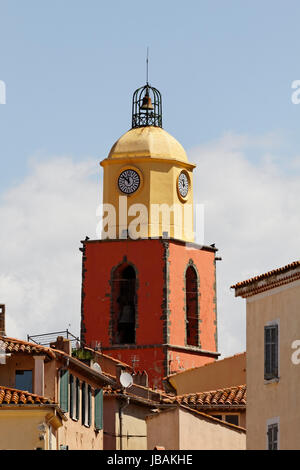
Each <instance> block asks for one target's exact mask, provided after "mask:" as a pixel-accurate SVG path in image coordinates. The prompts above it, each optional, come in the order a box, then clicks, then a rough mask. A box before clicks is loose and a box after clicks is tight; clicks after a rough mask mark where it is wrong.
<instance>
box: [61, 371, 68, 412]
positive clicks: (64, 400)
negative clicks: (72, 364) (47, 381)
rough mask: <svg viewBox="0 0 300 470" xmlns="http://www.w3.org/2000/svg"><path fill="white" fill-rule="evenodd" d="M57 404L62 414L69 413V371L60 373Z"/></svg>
mask: <svg viewBox="0 0 300 470" xmlns="http://www.w3.org/2000/svg"><path fill="white" fill-rule="evenodd" d="M59 404H60V408H61V410H62V411H63V412H64V413H66V412H67V411H69V371H68V370H66V369H62V370H61V371H60V384H59Z"/></svg>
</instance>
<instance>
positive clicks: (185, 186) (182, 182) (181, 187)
mask: <svg viewBox="0 0 300 470" xmlns="http://www.w3.org/2000/svg"><path fill="white" fill-rule="evenodd" d="M178 191H179V194H180V196H181V197H186V196H187V193H188V191H189V179H188V177H187V175H186V173H184V172H183V171H182V172H181V173H180V175H179V177H178Z"/></svg>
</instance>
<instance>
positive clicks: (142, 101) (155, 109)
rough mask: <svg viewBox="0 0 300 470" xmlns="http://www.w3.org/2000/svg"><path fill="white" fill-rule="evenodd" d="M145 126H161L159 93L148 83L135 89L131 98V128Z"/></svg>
mask: <svg viewBox="0 0 300 470" xmlns="http://www.w3.org/2000/svg"><path fill="white" fill-rule="evenodd" d="M145 126H155V127H162V106H161V94H160V92H159V91H158V90H157V89H156V88H154V87H152V86H150V85H149V83H147V84H146V85H145V86H143V87H141V88H138V89H137V90H135V92H134V94H133V98H132V129H134V128H136V127H145Z"/></svg>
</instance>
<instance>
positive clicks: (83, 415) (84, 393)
mask: <svg viewBox="0 0 300 470" xmlns="http://www.w3.org/2000/svg"><path fill="white" fill-rule="evenodd" d="M85 395H86V389H85V382H82V385H81V422H82V424H85Z"/></svg>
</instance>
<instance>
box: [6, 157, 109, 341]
mask: <svg viewBox="0 0 300 470" xmlns="http://www.w3.org/2000/svg"><path fill="white" fill-rule="evenodd" d="M98 172H99V173H100V170H99V165H98V162H97V161H95V160H93V159H90V160H88V161H84V162H80V163H75V162H74V161H72V159H71V158H67V157H60V158H52V159H49V160H48V161H42V162H38V161H37V160H33V161H31V164H30V174H29V176H27V177H26V178H25V179H24V181H23V182H22V183H21V184H19V185H18V186H15V187H13V188H11V189H9V190H8V191H7V192H6V193H4V194H3V196H2V199H1V200H0V220H1V222H2V223H1V230H0V245H1V262H0V302H3V303H6V305H7V317H6V325H7V327H6V330H7V334H8V335H10V336H15V337H21V338H24V337H26V334H27V333H29V334H36V333H38V334H39V333H44V332H49V331H57V330H63V329H66V328H67V327H68V325H69V324H71V327H70V330H71V331H72V332H73V331H74V333H76V334H78V333H79V325H80V298H81V252H79V250H78V248H79V247H80V246H81V244H80V240H82V239H83V238H85V236H86V234H90V236H91V237H93V236H95V230H96V217H95V214H96V207H97V203H99V199H100V197H99V196H100V185H99V181H98V179H96V178H95V174H97V173H98Z"/></svg>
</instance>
